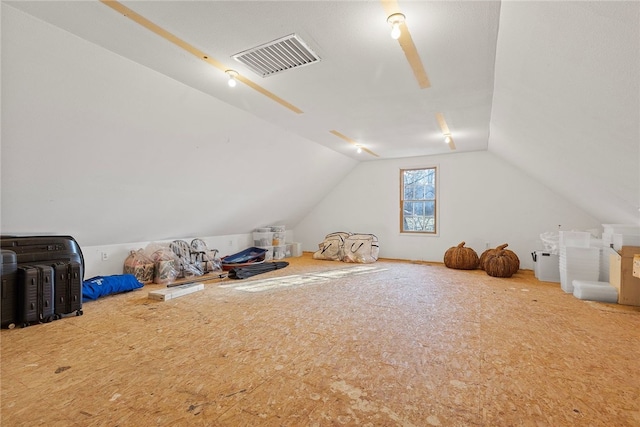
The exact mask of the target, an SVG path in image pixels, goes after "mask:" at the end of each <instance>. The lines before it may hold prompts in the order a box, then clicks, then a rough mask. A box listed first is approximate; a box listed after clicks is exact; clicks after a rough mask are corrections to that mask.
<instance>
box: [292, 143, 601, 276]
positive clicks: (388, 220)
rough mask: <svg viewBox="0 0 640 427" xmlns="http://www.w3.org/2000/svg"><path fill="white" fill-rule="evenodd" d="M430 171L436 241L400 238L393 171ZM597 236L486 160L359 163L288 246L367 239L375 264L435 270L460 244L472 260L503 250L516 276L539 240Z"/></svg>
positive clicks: (550, 197)
mask: <svg viewBox="0 0 640 427" xmlns="http://www.w3.org/2000/svg"><path fill="white" fill-rule="evenodd" d="M428 166H437V167H438V170H439V191H440V193H439V197H438V204H439V211H440V212H439V222H440V228H439V235H438V236H426V235H425V236H416V235H406V234H400V232H399V228H400V219H399V210H400V208H399V191H400V184H399V179H400V169H401V168H415V167H428ZM559 225H560V226H562V229H563V230H572V229H573V230H587V229H594V228H595V229H600V227H601V224H600V223H599V222H598V221H597V220H596V219H595V218H593V217H591V216H590V215H588V214H587V213H585V212H583V211H582V210H581V209H579V208H577V207H576V206H574V205H572V204H571V203H568V202H567V201H566V200H564V199H562V198H561V197H559V196H558V195H557V194H556V193H555V192H553V191H552V190H551V189H549V188H546V187H544V186H542V185H541V184H539V183H538V182H537V181H535V180H533V179H532V178H530V177H529V176H527V175H525V174H524V173H522V172H520V171H519V170H518V169H516V168H514V167H513V166H511V165H510V164H508V163H506V162H505V161H503V160H501V159H500V158H499V157H497V156H495V155H493V154H491V153H489V152H475V153H460V154H449V155H443V156H430V157H418V158H407V159H394V160H380V161H375V162H366V163H360V164H359V165H358V166H357V167H356V168H355V169H354V170H353V171H352V172H351V173H350V174H349V175H348V176H347V177H346V178H345V179H344V180H342V182H341V183H340V184H339V185H338V186H337V187H336V188H335V189H334V190H333V191H332V192H331V193H330V194H329V195H328V196H327V197H325V198H324V199H323V200H322V201H321V202H320V203H319V204H318V205H317V206H316V207H315V208H314V209H313V211H312V212H311V213H310V214H309V215H308V216H307V217H306V218H304V219H303V220H302V221H301V222H300V223H299V224H298V225H297V226H296V227H295V228H294V233H295V238H296V241H299V242H301V243H302V249H303V250H305V251H315V250H317V248H318V243H320V242H321V241H322V239H323V237H324V235H325V234H328V233H330V232H333V231H351V232H362V233H373V234H375V235H376V236H378V239H379V240H380V256H381V257H386V258H399V259H410V260H424V261H438V262H442V259H443V256H444V253H445V251H446V250H447V249H448V248H450V247H451V246H455V245H457V244H458V243H460V242H461V241H465V242H467V245H466V246H468V247H472V248H473V249H475V250H476V251H477V252H478V255H480V254H481V253H482V251H484V250H485V248H486V244H487V243H489V245H490V247H495V246H497V245H499V244H502V243H509V249H511V250H513V251H515V252H516V254H517V255H518V257H519V258H520V261H521V268H529V269H531V268H533V263H532V260H531V255H530V254H531V252H532V251H534V250H537V249H542V243H541V242H540V241H539V236H540V234H541V233H543V232H547V231H557V230H558V226H559Z"/></svg>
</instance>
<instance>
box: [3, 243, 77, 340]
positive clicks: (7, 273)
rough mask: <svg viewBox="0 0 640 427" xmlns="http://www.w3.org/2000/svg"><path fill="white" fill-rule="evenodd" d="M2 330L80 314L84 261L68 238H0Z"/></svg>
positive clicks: (75, 245)
mask: <svg viewBox="0 0 640 427" xmlns="http://www.w3.org/2000/svg"><path fill="white" fill-rule="evenodd" d="M0 242H1V245H0V246H1V247H2V311H1V317H2V327H3V328H13V327H15V326H23V327H24V326H29V325H32V324H35V323H44V322H50V321H52V320H55V319H60V318H62V317H63V316H64V315H68V314H72V313H75V314H76V316H80V315H81V314H82V280H83V277H84V258H83V256H82V251H81V250H80V246H79V245H78V243H77V242H76V241H75V239H74V238H73V237H71V236H23V237H17V236H1V237H0Z"/></svg>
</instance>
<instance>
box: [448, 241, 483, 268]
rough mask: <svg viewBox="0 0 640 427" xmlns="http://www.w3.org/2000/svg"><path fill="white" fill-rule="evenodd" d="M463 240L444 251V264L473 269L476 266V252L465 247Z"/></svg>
mask: <svg viewBox="0 0 640 427" xmlns="http://www.w3.org/2000/svg"><path fill="white" fill-rule="evenodd" d="M464 244H465V242H461V243H460V244H459V245H458V246H453V247H451V248H449V249H447V251H446V252H445V253H444V265H446V266H447V267H449V268H455V269H458V270H474V269H476V268H478V262H479V258H478V254H477V253H476V251H474V250H473V249H472V248H465V247H464Z"/></svg>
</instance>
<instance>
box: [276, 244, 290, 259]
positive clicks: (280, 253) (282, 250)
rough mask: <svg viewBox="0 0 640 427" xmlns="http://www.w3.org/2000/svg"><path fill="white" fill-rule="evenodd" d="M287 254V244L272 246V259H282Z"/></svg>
mask: <svg viewBox="0 0 640 427" xmlns="http://www.w3.org/2000/svg"><path fill="white" fill-rule="evenodd" d="M286 255H287V245H282V246H274V247H273V259H284V257H285V256H286Z"/></svg>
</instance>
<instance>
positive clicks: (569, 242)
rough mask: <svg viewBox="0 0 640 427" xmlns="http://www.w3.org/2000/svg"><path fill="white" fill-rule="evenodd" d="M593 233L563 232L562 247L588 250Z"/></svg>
mask: <svg viewBox="0 0 640 427" xmlns="http://www.w3.org/2000/svg"><path fill="white" fill-rule="evenodd" d="M590 238H591V233H589V232H588V231H561V232H560V246H571V247H574V248H588V247H589V239H590Z"/></svg>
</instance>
